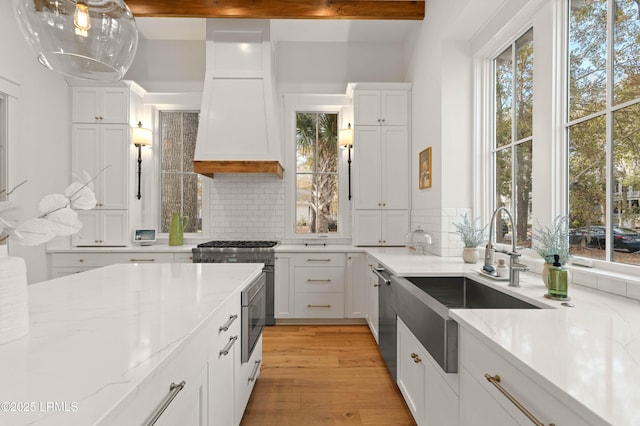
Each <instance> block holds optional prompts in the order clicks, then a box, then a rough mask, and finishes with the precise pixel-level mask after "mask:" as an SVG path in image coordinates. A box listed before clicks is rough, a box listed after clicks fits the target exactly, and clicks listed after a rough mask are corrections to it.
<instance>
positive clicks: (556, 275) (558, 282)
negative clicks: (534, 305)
mask: <svg viewBox="0 0 640 426" xmlns="http://www.w3.org/2000/svg"><path fill="white" fill-rule="evenodd" d="M553 259H554V260H553V265H551V267H549V280H548V283H549V293H548V294H549V298H551V299H563V300H564V299H567V281H568V280H567V270H566V269H564V268H563V267H562V263H560V256H559V255H557V254H554V255H553Z"/></svg>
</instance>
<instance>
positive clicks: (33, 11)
mask: <svg viewBox="0 0 640 426" xmlns="http://www.w3.org/2000/svg"><path fill="white" fill-rule="evenodd" d="M13 2H14V6H15V11H16V15H17V18H18V22H19V24H20V28H21V29H22V33H23V34H24V36H25V38H26V39H27V41H28V42H29V44H30V45H31V47H32V48H33V50H34V51H35V52H36V54H37V55H38V61H39V62H40V63H41V64H42V65H44V66H45V67H47V68H49V69H50V70H52V71H55V72H57V73H60V74H62V75H64V76H67V77H78V78H84V79H88V80H96V81H108V82H113V81H118V80H120V79H122V78H123V77H124V75H125V73H126V72H127V70H128V69H129V67H130V66H131V63H132V62H133V58H134V56H135V54H136V49H137V48H138V28H137V27H136V22H135V19H134V18H133V14H132V13H131V11H130V10H129V8H128V7H127V5H126V4H125V3H124V1H122V0H77V1H76V0H13Z"/></svg>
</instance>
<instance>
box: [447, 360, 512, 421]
mask: <svg viewBox="0 0 640 426" xmlns="http://www.w3.org/2000/svg"><path fill="white" fill-rule="evenodd" d="M459 376H460V426H472V425H492V426H513V425H516V424H518V423H517V422H516V421H515V420H514V418H513V417H511V416H510V415H508V414H507V412H506V411H505V410H504V409H502V407H501V406H500V404H498V403H497V402H496V400H495V399H493V398H492V397H491V396H490V395H489V394H488V393H487V392H486V391H485V390H484V389H483V388H482V386H480V385H479V384H478V382H476V380H475V379H474V378H473V377H471V374H469V372H468V371H467V370H466V369H465V368H464V367H462V368H461V369H460V372H459Z"/></svg>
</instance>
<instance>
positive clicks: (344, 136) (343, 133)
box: [338, 123, 353, 199]
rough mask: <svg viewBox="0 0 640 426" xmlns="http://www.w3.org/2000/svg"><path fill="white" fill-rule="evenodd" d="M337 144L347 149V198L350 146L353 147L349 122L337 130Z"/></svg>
mask: <svg viewBox="0 0 640 426" xmlns="http://www.w3.org/2000/svg"><path fill="white" fill-rule="evenodd" d="M338 145H339V146H341V147H343V148H347V149H348V150H349V153H348V154H347V155H348V157H347V158H348V160H347V164H348V167H349V199H351V147H353V129H352V128H351V123H349V125H348V126H347V128H346V129H342V130H340V131H339V132H338Z"/></svg>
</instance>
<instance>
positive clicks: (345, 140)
mask: <svg viewBox="0 0 640 426" xmlns="http://www.w3.org/2000/svg"><path fill="white" fill-rule="evenodd" d="M338 145H340V146H343V147H345V148H346V147H349V146H353V129H352V128H351V123H349V126H348V127H347V128H346V129H342V130H340V131H339V132H338Z"/></svg>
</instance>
